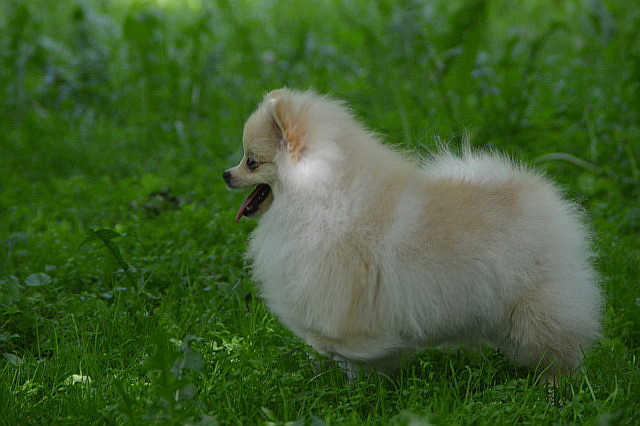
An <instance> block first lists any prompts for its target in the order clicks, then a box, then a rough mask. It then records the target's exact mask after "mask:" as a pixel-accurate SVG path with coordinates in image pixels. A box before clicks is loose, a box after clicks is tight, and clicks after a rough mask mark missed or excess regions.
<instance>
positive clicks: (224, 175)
mask: <svg viewBox="0 0 640 426" xmlns="http://www.w3.org/2000/svg"><path fill="white" fill-rule="evenodd" d="M222 179H224V181H225V182H227V185H229V184H230V181H231V172H229V171H228V170H225V171H224V173H222Z"/></svg>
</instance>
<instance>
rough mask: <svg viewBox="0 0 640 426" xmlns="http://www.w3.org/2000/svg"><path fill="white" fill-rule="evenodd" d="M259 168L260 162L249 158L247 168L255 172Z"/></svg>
mask: <svg viewBox="0 0 640 426" xmlns="http://www.w3.org/2000/svg"><path fill="white" fill-rule="evenodd" d="M258 166H259V164H258V162H257V161H256V160H254V159H253V158H251V157H249V158H247V168H248V169H249V170H255V169H257V168H258Z"/></svg>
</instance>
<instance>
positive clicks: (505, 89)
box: [0, 0, 640, 425]
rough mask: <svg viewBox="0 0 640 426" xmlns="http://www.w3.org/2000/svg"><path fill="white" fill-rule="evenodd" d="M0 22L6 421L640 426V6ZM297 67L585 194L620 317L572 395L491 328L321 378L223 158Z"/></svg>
mask: <svg viewBox="0 0 640 426" xmlns="http://www.w3.org/2000/svg"><path fill="white" fill-rule="evenodd" d="M423 3H424V4H425V5H423ZM0 34H2V35H3V36H2V37H0V93H1V94H2V96H1V97H0V247H1V249H0V354H2V355H3V356H2V357H0V413H2V415H1V416H0V423H4V424H25V423H26V424H29V423H35V424H42V423H50V424H89V423H107V424H113V423H117V424H119V423H125V424H149V423H161V424H187V423H188V424H215V423H216V422H218V423H220V424H236V423H244V424H256V423H276V424H277V423H286V422H294V424H313V425H321V424H363V423H371V424H389V423H392V424H427V423H429V422H431V423H435V424H469V423H478V424H513V423H516V422H519V423H531V424H539V423H542V424H549V423H561V424H564V423H587V424H605V425H606V424H619V423H622V424H638V423H640V307H639V306H638V302H637V299H638V298H640V286H639V284H640V267H639V266H638V265H639V264H640V239H639V237H638V235H639V231H640V203H639V202H638V200H639V199H640V101H639V99H640V6H638V5H636V3H634V2H629V1H623V0H593V1H587V0H584V1H580V0H575V1H563V2H554V3H553V6H550V4H549V2H543V1H541V0H524V1H521V2H517V4H516V3H514V2H510V1H507V0H493V1H488V0H487V1H482V0H474V1H462V0H456V1H445V0H438V1H432V2H418V1H411V0H404V1H391V0H386V1H385V0H380V1H373V2H371V1H364V0H362V1H347V0H342V1H340V0H333V1H327V2H321V1H312V2H307V1H302V0H295V1H290V2H286V6H284V5H283V2H282V3H281V2H275V1H257V0H254V1H250V0H244V1H228V0H226V1H225V0H220V1H217V2H205V1H198V0H193V1H188V2H182V1H160V0H157V1H155V2H153V1H149V2H144V1H134V0H131V1H124V0H123V1H118V2H109V1H98V0H88V1H71V0H69V1H58V2H51V1H47V0H33V1H20V0H9V1H5V2H2V3H1V4H0ZM284 85H287V86H290V87H295V88H301V89H305V88H308V87H314V88H315V89H317V90H318V91H320V92H329V93H333V94H335V95H336V96H338V97H340V98H343V99H346V100H347V101H348V102H349V103H350V104H351V105H352V106H353V108H354V110H355V112H356V114H357V115H358V117H360V118H361V119H362V120H363V121H364V122H365V123H367V124H368V125H369V126H370V127H371V128H372V129H373V130H375V131H377V132H380V133H382V134H385V135H386V136H387V138H388V140H389V142H390V143H394V144H398V145H400V146H403V147H405V148H406V149H409V150H414V151H417V152H419V153H424V152H426V151H428V150H429V149H431V148H433V147H434V146H435V145H436V144H437V142H438V141H439V140H446V141H449V142H450V143H451V144H452V145H454V146H455V145H456V144H458V143H459V141H460V140H461V139H463V138H464V137H465V135H466V134H469V135H470V137H471V142H472V144H473V145H474V146H478V147H492V148H496V149H499V150H501V151H504V152H506V153H508V154H509V155H511V156H513V157H515V158H518V159H520V160H522V161H524V162H526V163H534V164H535V165H536V166H537V167H539V168H541V169H543V170H545V171H546V173H547V174H548V175H549V176H551V177H552V178H553V179H555V180H557V181H559V182H560V183H561V184H562V185H564V187H565V188H566V191H567V193H568V195H569V196H570V197H572V198H573V199H576V200H578V201H579V202H580V203H581V204H582V205H583V206H584V207H585V210H586V211H587V212H588V215H589V217H590V220H591V222H592V227H593V229H594V232H595V238H594V245H595V247H596V250H597V252H598V260H597V267H598V270H599V271H600V273H601V275H602V287H603V289H604V293H605V295H606V312H605V336H604V338H603V339H602V342H601V343H600V344H599V345H598V346H597V347H596V348H595V349H594V350H592V351H590V352H589V353H588V354H587V357H586V360H585V362H584V364H583V366H582V367H581V369H580V370H579V371H578V372H576V374H575V375H573V376H572V377H570V378H568V379H566V381H565V382H563V383H562V387H561V388H560V389H559V390H558V391H557V392H556V395H555V400H553V401H550V400H548V398H547V394H546V389H545V387H544V386H543V385H542V384H540V383H539V377H538V376H537V375H536V374H535V373H534V372H529V371H526V370H522V369H519V368H517V367H515V366H514V365H512V364H510V363H509V362H507V361H506V360H505V359H504V358H503V357H502V356H501V355H500V354H497V353H495V352H492V351H490V350H488V349H485V350H482V351H480V352H478V353H471V352H467V351H456V352H441V351H438V350H427V351H424V352H422V353H420V354H418V355H417V356H416V357H415V358H413V359H412V360H411V361H409V362H408V363H407V364H406V365H405V366H404V367H403V369H402V370H401V371H400V373H399V374H398V375H397V376H395V377H393V378H386V377H378V376H373V377H369V378H362V379H361V380H359V381H357V382H356V383H352V384H350V383H348V382H347V381H346V378H345V377H344V376H343V375H342V374H341V373H340V372H338V371H335V370H329V371H327V372H324V373H322V374H319V375H315V374H314V373H313V370H312V363H311V362H310V361H309V359H308V356H307V348H306V347H305V345H304V344H303V343H302V342H300V341H299V340H298V339H296V338H295V337H294V336H293V335H292V334H291V333H290V332H289V331H287V330H286V329H284V328H283V327H282V326H281V325H280V324H279V323H278V322H277V321H276V319H275V318H274V317H273V316H272V315H271V314H270V313H269V312H268V311H266V309H265V307H264V306H263V304H262V303H261V302H260V300H259V299H258V298H257V297H256V295H255V290H254V286H253V283H252V282H251V280H250V278H249V274H248V271H247V268H246V266H245V264H244V261H243V252H244V250H245V248H246V238H247V236H248V234H249V232H250V230H251V228H252V227H253V226H254V223H253V222H251V221H246V220H245V221H243V222H242V223H240V224H235V223H234V220H233V218H234V214H235V210H236V208H237V207H238V206H239V204H240V202H241V200H242V198H243V196H244V194H240V193H235V192H233V193H232V192H229V191H227V190H226V189H225V188H224V185H223V182H222V179H221V177H220V175H221V172H222V170H224V169H225V168H227V167H229V166H230V165H233V164H235V163H236V162H237V161H238V159H239V156H240V139H241V133H242V124H243V122H244V120H245V119H246V117H247V115H248V114H249V113H250V112H251V110H252V109H253V108H254V106H255V105H256V103H257V102H258V101H259V99H260V98H261V96H262V95H263V94H264V93H265V92H267V91H269V90H271V89H273V88H277V87H280V86H284ZM104 230H109V231H104ZM96 232H97V234H96ZM88 236H93V238H88ZM116 254H117V255H116ZM74 374H75V375H81V376H85V377H90V378H91V381H90V383H89V382H88V381H87V380H86V379H85V383H76V384H72V383H70V382H69V381H68V380H69V378H70V377H71V376H72V375H74Z"/></svg>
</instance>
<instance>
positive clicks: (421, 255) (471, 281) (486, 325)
mask: <svg viewBox="0 0 640 426" xmlns="http://www.w3.org/2000/svg"><path fill="white" fill-rule="evenodd" d="M243 149H244V155H243V157H242V160H241V161H240V163H239V164H238V165H237V166H235V167H233V168H231V169H228V170H226V171H225V172H224V173H223V178H224V180H225V182H226V184H227V186H228V188H231V189H236V188H247V187H252V186H255V189H254V190H253V192H251V194H250V195H249V196H248V198H247V199H246V201H244V203H242V205H241V206H240V209H239V211H238V213H237V216H236V220H240V219H241V218H242V217H243V216H247V217H258V216H260V220H259V223H258V225H257V227H256V228H255V229H254V230H253V232H252V235H251V237H250V244H249V249H248V253H247V257H248V259H249V261H250V262H251V264H252V270H253V275H254V278H255V280H256V281H257V282H258V283H259V285H260V293H261V297H262V298H263V300H264V301H265V303H266V305H267V306H268V307H269V309H270V310H271V311H272V312H273V313H274V314H275V315H276V316H277V317H278V318H279V320H280V321H281V322H282V323H283V324H284V325H285V326H286V327H288V328H289V329H290V330H291V331H293V332H294V333H295V334H296V335H298V336H299V337H301V338H302V339H303V340H304V341H305V342H306V343H307V344H309V345H310V346H311V347H312V348H313V349H314V350H315V351H317V352H319V353H321V354H324V355H326V356H328V357H329V358H330V359H332V360H336V361H339V365H340V366H341V367H343V368H344V369H345V370H346V372H347V374H348V375H349V377H350V378H353V377H356V376H357V374H358V371H360V370H364V371H365V372H371V371H372V370H376V371H380V372H382V373H386V374H389V373H391V372H393V371H394V370H395V369H396V368H397V367H398V365H399V363H400V361H401V360H402V359H403V357H405V355H406V354H409V353H412V352H415V351H417V350H419V349H422V348H425V347H428V346H441V345H448V344H455V345H471V346H477V345H479V344H488V345H490V346H492V347H494V348H496V349H498V350H500V351H501V352H503V353H504V354H505V355H506V356H507V357H508V358H510V359H511V360H513V361H514V362H516V363H517V364H520V365H523V366H527V367H530V368H541V369H543V370H544V374H546V375H547V377H552V378H555V377H558V376H560V375H564V374H568V373H570V372H571V371H573V370H574V369H575V368H576V367H577V366H578V365H579V363H580V362H581V359H582V357H583V351H584V350H586V349H587V348H589V347H590V346H591V345H592V344H593V343H594V342H596V341H597V340H598V338H599V336H600V334H601V308H602V296H601V292H600V290H599V286H598V277H597V274H596V272H595V271H594V268H593V266H592V264H591V259H592V251H591V249H590V233H589V230H588V229H587V227H586V226H585V224H584V221H583V219H582V214H581V212H580V209H579V208H578V207H577V206H576V205H575V204H573V203H571V202H569V201H567V200H566V199H565V198H564V197H563V196H562V194H561V192H560V191H559V189H557V187H556V186H555V185H554V184H552V183H551V182H550V181H549V180H548V179H546V178H545V177H543V176H542V175H540V174H538V173H536V172H534V171H532V170H530V169H528V168H526V167H524V166H522V165H519V164H517V163H515V162H513V161H511V160H509V159H508V158H506V157H505V156H501V155H498V154H495V153H491V152H489V153H487V152H484V153H478V152H472V150H471V149H469V148H468V147H467V148H465V149H463V152H462V153H461V154H459V155H454V154H452V153H450V152H448V151H446V150H444V152H442V153H440V154H436V155H434V156H432V157H431V158H430V159H427V160H421V161H416V160H411V159H409V156H408V155H407V154H403V153H400V152H398V151H397V150H393V149H390V148H389V147H388V146H385V145H383V144H382V142H381V140H380V138H379V137H378V136H377V135H375V134H374V133H372V132H371V131H369V130H367V129H366V128H365V127H364V126H363V125H362V124H360V123H359V122H358V120H356V119H355V118H354V115H353V114H352V113H351V111H350V110H349V108H348V107H347V106H346V105H345V103H343V102H341V101H338V100H334V99H332V98H330V97H327V96H321V95H318V94H316V93H314V92H312V91H304V92H302V91H295V90H290V89H287V88H283V89H279V90H275V91H272V92H270V93H269V94H267V95H266V96H265V98H264V100H263V101H262V103H261V104H260V105H259V106H258V108H257V109H256V110H255V112H253V114H252V115H251V116H250V117H249V118H248V120H247V122H246V124H245V126H244V133H243Z"/></svg>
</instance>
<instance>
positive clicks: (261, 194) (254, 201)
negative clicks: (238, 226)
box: [236, 183, 271, 222]
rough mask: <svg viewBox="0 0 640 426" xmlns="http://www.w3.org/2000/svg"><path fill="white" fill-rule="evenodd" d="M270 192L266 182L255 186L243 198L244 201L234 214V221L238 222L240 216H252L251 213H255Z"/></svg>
mask: <svg viewBox="0 0 640 426" xmlns="http://www.w3.org/2000/svg"><path fill="white" fill-rule="evenodd" d="M270 193H271V187H270V186H269V185H267V184H266V183H261V184H259V185H258V186H256V189H254V190H253V192H252V193H251V194H249V196H248V197H247V199H246V200H244V202H243V203H242V205H241V206H240V209H239V210H238V214H236V222H239V221H240V218H241V217H242V216H247V217H252V216H253V215H255V214H256V213H257V212H258V209H259V208H260V204H262V202H263V201H264V200H266V199H267V197H268V196H269V194H270Z"/></svg>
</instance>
